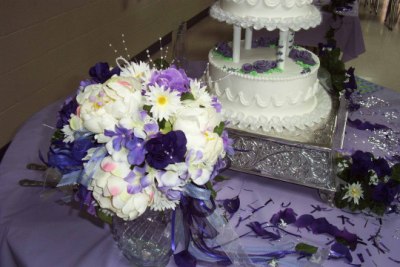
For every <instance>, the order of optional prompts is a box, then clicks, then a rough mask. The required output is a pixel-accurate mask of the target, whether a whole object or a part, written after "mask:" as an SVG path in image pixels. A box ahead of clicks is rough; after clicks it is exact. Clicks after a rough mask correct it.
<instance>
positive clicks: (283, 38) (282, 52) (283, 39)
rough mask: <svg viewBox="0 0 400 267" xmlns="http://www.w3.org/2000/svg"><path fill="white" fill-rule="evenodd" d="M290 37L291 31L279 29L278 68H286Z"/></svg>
mask: <svg viewBox="0 0 400 267" xmlns="http://www.w3.org/2000/svg"><path fill="white" fill-rule="evenodd" d="M288 37H289V31H279V42H278V52H277V58H278V59H277V61H278V68H280V69H281V70H284V69H285V59H286V51H287V48H288V47H287V45H288Z"/></svg>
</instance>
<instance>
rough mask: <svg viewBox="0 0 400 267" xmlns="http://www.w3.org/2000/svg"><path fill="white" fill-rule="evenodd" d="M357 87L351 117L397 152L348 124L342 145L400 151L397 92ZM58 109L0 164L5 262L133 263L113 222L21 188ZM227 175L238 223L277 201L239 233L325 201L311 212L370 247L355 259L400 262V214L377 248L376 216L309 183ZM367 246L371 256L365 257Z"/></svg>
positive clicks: (319, 240)
mask: <svg viewBox="0 0 400 267" xmlns="http://www.w3.org/2000/svg"><path fill="white" fill-rule="evenodd" d="M359 87H360V90H361V92H362V94H361V95H360V101H361V103H362V105H363V107H362V108H361V110H360V111H358V112H357V113H356V114H351V117H352V118H355V117H357V118H360V117H362V118H363V119H366V120H369V121H370V122H375V123H377V122H379V123H383V124H386V125H388V126H389V127H391V128H392V132H391V133H386V134H389V135H392V136H395V137H396V138H397V144H396V143H395V142H392V143H391V147H390V149H392V151H387V150H386V149H388V146H387V147H384V146H383V147H382V144H384V143H385V142H387V141H388V140H386V141H385V140H384V139H385V136H384V135H382V138H383V139H382V142H376V141H373V140H375V139H371V136H379V134H377V133H373V132H366V131H358V130H355V129H351V128H347V135H346V140H345V147H346V148H348V149H356V148H362V149H364V150H366V151H373V152H374V153H375V154H376V155H378V156H387V155H393V154H394V152H398V151H399V147H398V139H399V129H400V124H399V120H398V119H397V116H399V114H400V113H399V111H398V108H399V106H400V95H399V94H397V93H394V92H392V91H390V90H387V89H382V88H380V87H377V86H374V85H373V84H370V83H368V82H366V81H363V80H359ZM58 108H59V103H55V104H52V105H50V106H48V107H47V108H45V109H43V110H42V111H40V112H39V113H37V114H35V115H34V116H33V117H32V118H30V119H29V120H28V121H27V122H26V123H25V124H24V125H23V127H22V128H21V129H20V130H19V132H18V133H17V135H16V136H15V138H14V140H13V142H12V143H11V145H10V147H9V149H8V151H7V153H6V155H5V157H4V159H3V162H2V163H1V165H0V185H1V186H0V266H4V267H13V266H32V267H34V266H38V267H39V266H40V267H43V266H113V267H114V266H129V263H128V261H127V260H126V259H125V258H124V257H123V256H122V254H121V252H120V251H119V250H118V248H117V246H116V245H115V243H114V241H113V239H112V236H111V234H110V229H109V227H108V226H103V227H101V226H99V225H96V224H95V223H94V222H93V221H91V220H89V219H88V218H84V217H85V216H84V215H83V214H81V213H80V212H79V210H78V209H75V208H72V207H70V206H67V205H60V204H57V203H56V201H57V200H58V199H59V198H60V194H59V193H57V192H53V191H48V190H44V189H42V188H27V187H20V186H19V185H18V181H19V180H20V179H23V178H28V179H40V176H41V174H40V172H38V171H32V170H27V169H26V168H25V166H26V164H27V163H31V162H36V163H39V160H38V152H39V150H41V151H43V152H45V151H46V150H47V148H48V145H49V139H50V136H51V135H52V133H53V130H52V129H50V128H49V127H47V126H44V125H54V123H55V116H56V111H57V110H58ZM378 139H379V138H378ZM368 140H370V142H369V141H368ZM225 175H226V176H228V177H230V178H231V179H230V180H228V181H226V182H224V183H223V184H221V185H219V188H220V189H221V191H220V192H219V193H218V199H225V198H230V197H234V196H236V195H238V194H239V197H240V200H241V208H240V210H239V211H238V212H237V213H236V214H235V215H234V216H233V218H232V219H231V220H230V222H231V224H232V225H233V226H235V225H236V223H237V221H238V218H239V216H240V217H242V218H244V217H247V215H249V214H251V208H250V207H249V205H250V206H252V207H254V208H257V207H259V206H261V205H262V204H264V203H265V202H266V201H267V200H269V199H272V200H273V202H271V203H269V204H268V205H267V206H266V207H264V208H263V209H261V210H259V211H258V212H256V213H254V214H253V215H252V216H251V217H250V218H249V219H247V220H246V221H244V222H242V223H241V224H240V226H239V227H237V228H235V229H236V230H237V232H238V234H242V233H243V232H245V231H248V228H247V227H246V226H245V225H246V223H248V222H250V221H253V220H257V221H262V222H264V221H268V220H269V219H270V218H271V215H272V214H274V213H276V212H278V211H279V210H281V209H283V208H282V205H288V204H290V207H291V208H293V209H294V211H295V212H296V213H297V214H298V215H301V214H305V213H310V212H311V211H312V210H313V208H312V207H311V205H312V204H313V205H320V206H321V207H323V208H329V209H328V210H327V211H317V212H314V213H313V214H312V215H314V216H315V217H326V218H327V219H328V221H329V222H331V223H332V224H335V225H336V226H338V227H339V228H341V229H342V228H343V227H346V229H347V230H348V231H350V232H353V233H356V234H357V235H359V236H360V237H361V238H362V239H363V241H364V242H365V243H366V244H367V245H361V244H359V245H358V247H357V250H356V251H354V252H352V255H353V258H354V260H353V263H360V259H359V258H358V257H357V254H362V255H363V258H364V260H365V263H363V265H362V266H395V265H396V263H395V262H394V261H393V260H400V255H399V254H398V251H399V249H398V247H399V245H400V240H399V237H400V217H399V216H398V215H397V214H391V215H386V216H385V217H383V219H382V231H381V235H382V239H381V242H382V243H383V244H384V246H385V247H387V248H388V250H390V251H386V252H385V253H379V252H378V250H377V249H376V248H375V247H373V246H372V244H371V242H370V241H368V238H369V237H370V235H373V234H375V233H376V231H377V230H378V229H379V227H380V222H379V220H378V219H377V218H374V217H368V216H366V215H362V214H359V215H353V214H348V213H346V212H344V211H341V210H338V209H330V207H328V206H327V205H326V204H325V203H323V202H322V201H321V200H320V198H319V196H318V192H317V191H316V190H313V189H309V188H306V187H302V186H297V185H291V184H287V183H283V182H279V181H275V180H270V179H266V178H261V177H257V176H253V175H247V174H242V173H238V172H233V171H228V172H226V173H225ZM339 215H345V216H347V217H349V218H350V222H351V223H352V224H353V225H351V224H349V223H345V224H342V220H341V219H340V218H338V217H337V216H339ZM286 230H288V231H291V232H294V233H297V234H300V235H302V236H303V237H302V238H296V239H294V240H293V241H294V242H296V243H297V242H300V241H302V242H306V243H310V244H313V245H317V246H319V247H324V246H325V244H326V243H327V242H329V241H330V240H332V238H331V237H329V236H327V235H312V234H309V233H307V231H306V230H304V229H303V230H301V231H297V229H295V228H293V227H291V226H289V227H288V228H286ZM287 238H289V236H286V237H285V239H286V240H287ZM242 242H243V243H244V244H245V245H249V244H250V245H253V244H259V243H260V242H264V243H263V244H264V245H263V246H265V247H266V248H267V247H268V246H273V245H276V244H278V245H279V244H280V243H279V242H278V241H276V242H277V243H276V244H274V243H273V242H271V243H269V242H266V241H264V240H260V239H257V238H255V237H245V238H243V239H242ZM367 248H368V250H369V252H370V253H371V256H369V255H368V252H367V250H366V249H367ZM289 261H290V258H287V259H282V260H280V262H281V265H279V266H289ZM292 262H293V261H292ZM345 265H347V264H346V263H345V261H344V260H338V261H335V260H329V261H326V262H325V263H324V265H323V266H345ZM170 266H175V265H174V263H173V260H171V261H170ZM291 266H293V265H291ZM294 266H296V265H294Z"/></svg>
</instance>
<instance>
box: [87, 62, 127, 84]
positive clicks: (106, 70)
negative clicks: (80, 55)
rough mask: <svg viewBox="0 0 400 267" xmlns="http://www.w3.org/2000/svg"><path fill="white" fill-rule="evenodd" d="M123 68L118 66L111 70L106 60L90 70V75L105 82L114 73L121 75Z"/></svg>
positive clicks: (95, 79) (97, 80) (98, 80)
mask: <svg viewBox="0 0 400 267" xmlns="http://www.w3.org/2000/svg"><path fill="white" fill-rule="evenodd" d="M120 72H121V70H120V69H119V68H118V67H115V68H113V69H112V70H110V66H109V65H108V63H106V62H99V63H96V65H94V66H93V67H91V68H90V70H89V75H90V77H92V79H93V80H94V81H95V82H97V83H104V82H106V81H107V80H108V79H110V78H111V77H112V76H113V75H119V74H120Z"/></svg>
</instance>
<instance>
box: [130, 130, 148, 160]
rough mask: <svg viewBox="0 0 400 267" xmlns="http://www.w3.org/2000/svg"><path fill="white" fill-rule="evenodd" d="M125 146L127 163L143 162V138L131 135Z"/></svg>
mask: <svg viewBox="0 0 400 267" xmlns="http://www.w3.org/2000/svg"><path fill="white" fill-rule="evenodd" d="M126 148H127V149H128V150H129V153H128V162H129V164H132V165H140V164H142V163H143V161H144V158H145V154H146V150H145V148H144V140H143V139H141V138H137V137H136V136H133V137H132V138H131V140H129V141H128V142H127V143H126Z"/></svg>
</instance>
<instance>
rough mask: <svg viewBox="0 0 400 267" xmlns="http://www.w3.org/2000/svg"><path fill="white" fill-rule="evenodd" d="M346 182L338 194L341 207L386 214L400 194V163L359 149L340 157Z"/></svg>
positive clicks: (340, 168)
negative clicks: (391, 161) (390, 164)
mask: <svg viewBox="0 0 400 267" xmlns="http://www.w3.org/2000/svg"><path fill="white" fill-rule="evenodd" d="M338 176H339V178H341V179H342V180H343V182H344V183H343V184H342V185H341V186H340V188H339V190H338V191H337V193H336V196H335V204H336V206H337V207H339V208H344V207H348V208H349V209H351V210H364V209H369V210H370V211H372V212H374V213H376V214H378V215H383V214H384V213H385V212H387V211H388V209H389V208H390V206H391V205H392V203H393V202H394V200H395V197H396V196H397V195H398V194H399V193H400V163H397V164H395V165H393V166H391V167H390V166H389V163H388V162H387V161H386V160H385V159H384V158H375V157H374V156H373V155H372V154H371V153H369V152H363V151H356V152H354V153H353V154H352V155H351V156H344V157H341V158H339V159H338Z"/></svg>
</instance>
